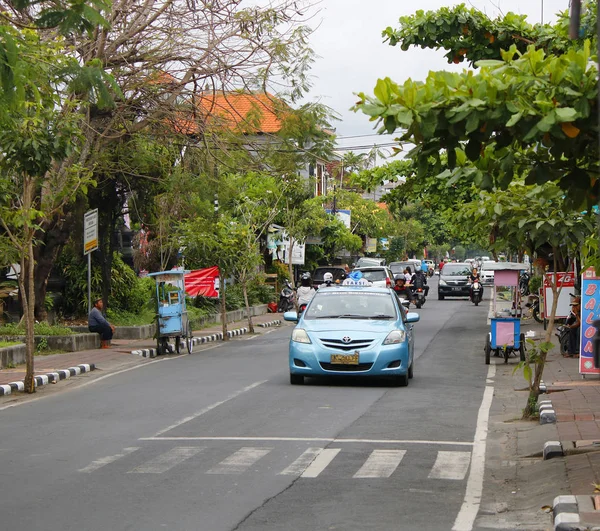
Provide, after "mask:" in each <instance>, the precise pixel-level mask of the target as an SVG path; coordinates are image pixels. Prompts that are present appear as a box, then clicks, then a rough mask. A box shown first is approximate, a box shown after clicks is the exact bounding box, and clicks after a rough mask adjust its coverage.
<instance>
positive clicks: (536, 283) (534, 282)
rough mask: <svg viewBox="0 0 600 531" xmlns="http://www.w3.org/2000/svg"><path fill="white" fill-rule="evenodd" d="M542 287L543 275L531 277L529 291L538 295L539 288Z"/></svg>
mask: <svg viewBox="0 0 600 531" xmlns="http://www.w3.org/2000/svg"><path fill="white" fill-rule="evenodd" d="M541 287H542V277H541V276H535V277H531V279H530V280H529V291H530V292H531V293H533V294H535V295H537V293H538V290H539V289H540V288H541Z"/></svg>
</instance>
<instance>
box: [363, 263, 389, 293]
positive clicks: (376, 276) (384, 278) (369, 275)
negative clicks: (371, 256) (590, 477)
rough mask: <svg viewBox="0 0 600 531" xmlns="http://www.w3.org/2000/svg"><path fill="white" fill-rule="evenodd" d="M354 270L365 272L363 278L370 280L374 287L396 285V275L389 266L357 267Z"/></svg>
mask: <svg viewBox="0 0 600 531" xmlns="http://www.w3.org/2000/svg"><path fill="white" fill-rule="evenodd" d="M354 271H360V272H361V273H362V274H363V278H364V279H366V280H368V281H369V282H370V283H371V285H372V286H373V287H374V288H393V287H394V275H393V274H392V271H391V270H390V268H389V267H386V266H371V267H357V268H356V269H354Z"/></svg>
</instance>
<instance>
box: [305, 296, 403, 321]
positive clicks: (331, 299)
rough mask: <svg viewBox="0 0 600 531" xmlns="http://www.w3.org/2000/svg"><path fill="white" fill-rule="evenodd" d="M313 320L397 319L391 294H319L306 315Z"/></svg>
mask: <svg viewBox="0 0 600 531" xmlns="http://www.w3.org/2000/svg"><path fill="white" fill-rule="evenodd" d="M304 319H305V320H311V319H385V320H387V319H394V320H395V319H397V313H396V307H395V305H394V302H393V299H392V296H391V295H390V294H389V293H373V292H369V293H366V292H359V291H357V292H328V293H325V292H323V293H317V295H315V297H314V299H313V301H312V302H311V304H310V306H309V307H308V308H307V310H306V313H305V315H304Z"/></svg>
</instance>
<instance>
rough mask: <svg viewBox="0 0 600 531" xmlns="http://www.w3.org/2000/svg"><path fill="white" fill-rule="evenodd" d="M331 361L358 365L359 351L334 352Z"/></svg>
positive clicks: (339, 363) (338, 363)
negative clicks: (348, 352) (353, 352)
mask: <svg viewBox="0 0 600 531" xmlns="http://www.w3.org/2000/svg"><path fill="white" fill-rule="evenodd" d="M331 363H332V364H337V365H358V352H357V353H356V354H332V355H331Z"/></svg>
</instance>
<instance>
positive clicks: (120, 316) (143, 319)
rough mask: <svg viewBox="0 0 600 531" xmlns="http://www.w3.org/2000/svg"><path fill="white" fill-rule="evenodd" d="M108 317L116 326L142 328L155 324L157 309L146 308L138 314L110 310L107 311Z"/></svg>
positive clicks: (141, 309)
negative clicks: (142, 326)
mask: <svg viewBox="0 0 600 531" xmlns="http://www.w3.org/2000/svg"><path fill="white" fill-rule="evenodd" d="M106 317H107V319H108V321H109V322H110V324H113V325H115V326H141V325H147V324H152V323H153V322H154V320H155V318H156V309H151V308H150V307H148V306H144V307H142V308H140V310H139V311H138V312H128V311H126V310H115V309H114V308H109V309H108V310H106Z"/></svg>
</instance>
